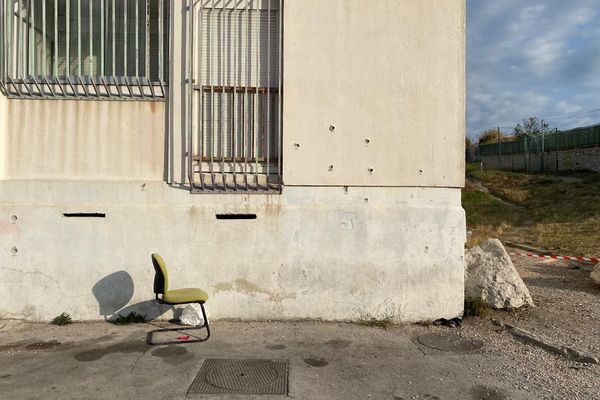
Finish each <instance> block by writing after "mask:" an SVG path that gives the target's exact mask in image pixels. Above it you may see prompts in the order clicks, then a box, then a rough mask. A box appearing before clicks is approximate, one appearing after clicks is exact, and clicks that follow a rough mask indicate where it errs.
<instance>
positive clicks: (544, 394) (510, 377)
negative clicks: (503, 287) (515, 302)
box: [461, 257, 600, 400]
mask: <svg viewBox="0 0 600 400" xmlns="http://www.w3.org/2000/svg"><path fill="white" fill-rule="evenodd" d="M513 263H514V264H515V267H516V268H517V270H518V271H519V274H520V275H521V277H522V278H523V281H524V282H525V284H526V285H527V287H528V288H529V291H530V293H531V296H532V297H533V301H534V303H535V307H533V308H528V309H521V310H518V311H515V312H493V313H492V315H491V316H488V317H486V318H471V319H468V320H467V321H465V324H464V325H463V328H462V329H461V330H462V332H463V335H464V336H465V337H468V338H473V339H480V340H483V341H484V343H485V345H484V348H483V351H484V352H486V353H487V354H489V355H490V356H497V355H499V354H504V355H506V356H508V358H509V359H512V361H511V362H507V363H506V364H505V365H502V366H501V367H500V368H497V367H494V368H493V369H485V368H482V369H481V370H479V371H478V372H479V373H480V374H481V375H490V376H495V377H497V379H499V380H500V381H502V382H504V383H507V384H510V385H511V386H512V387H514V388H515V389H517V390H522V391H525V392H529V393H531V394H532V395H533V396H534V397H532V398H541V399H561V400H562V399H599V398H600V365H590V364H581V363H576V362H572V361H569V360H567V359H565V358H563V357H561V356H557V355H552V354H549V353H547V352H546V351H544V350H542V349H539V348H537V347H534V346H531V345H528V344H524V343H520V342H518V341H516V340H515V338H514V337H513V336H512V335H511V334H510V333H508V332H506V331H504V330H503V329H501V328H499V327H497V326H495V325H494V324H493V323H492V322H491V320H492V319H496V320H499V321H501V322H503V323H507V324H511V325H515V326H517V327H519V328H521V329H524V330H527V331H529V332H531V333H533V334H535V335H536V336H538V337H540V338H542V339H544V340H545V341H547V342H549V343H552V344H557V345H563V346H568V347H571V348H574V349H575V350H577V351H579V352H580V353H583V354H586V355H592V356H595V357H600V287H598V286H595V285H594V284H593V283H592V281H591V279H590V278H589V274H590V272H589V270H590V267H591V266H590V265H589V264H585V263H581V264H579V263H572V262H566V261H558V260H556V261H555V260H540V259H534V258H527V257H513ZM515 372H516V373H517V375H519V376H521V377H522V378H523V380H524V381H525V382H526V384H523V383H522V381H521V382H518V383H514V382H513V381H515V379H514V377H515ZM534 394H535V395H534Z"/></svg>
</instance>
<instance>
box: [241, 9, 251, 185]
mask: <svg viewBox="0 0 600 400" xmlns="http://www.w3.org/2000/svg"><path fill="white" fill-rule="evenodd" d="M249 3H250V2H249V0H246V43H245V46H246V58H245V60H246V71H245V77H244V80H245V82H244V97H243V98H244V102H243V106H244V107H243V111H242V116H243V119H244V129H243V131H242V135H243V136H242V137H243V138H244V140H243V141H242V142H243V144H244V146H243V152H244V183H245V184H246V190H248V148H247V146H248V145H249V144H251V143H252V141H251V140H248V141H247V143H246V139H247V138H246V135H247V134H248V135H249V134H250V132H251V130H250V126H249V125H248V124H249V123H250V118H248V117H247V110H250V101H249V100H250V99H249V97H248V85H250V80H251V79H252V78H251V76H252V71H251V70H250V64H251V62H250V57H251V53H250V48H251V47H252V46H251V39H250V10H249ZM246 103H247V104H248V105H247V106H246ZM246 107H248V108H246ZM246 121H248V122H246ZM246 127H248V132H247V133H246ZM248 138H249V137H248Z"/></svg>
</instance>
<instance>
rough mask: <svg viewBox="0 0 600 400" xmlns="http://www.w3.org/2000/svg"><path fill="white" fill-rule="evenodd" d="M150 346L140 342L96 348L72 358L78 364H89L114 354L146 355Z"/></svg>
mask: <svg viewBox="0 0 600 400" xmlns="http://www.w3.org/2000/svg"><path fill="white" fill-rule="evenodd" d="M150 349H151V346H149V345H147V344H146V343H143V342H140V341H134V342H124V343H117V344H114V345H111V346H107V347H103V348H96V349H92V350H88V351H83V352H80V353H77V354H75V355H74V356H73V358H74V359H75V360H77V361H79V362H91V361H97V360H100V359H101V358H102V357H104V356H107V355H109V354H114V353H122V354H127V353H142V354H143V353H146V352H147V351H148V350H150Z"/></svg>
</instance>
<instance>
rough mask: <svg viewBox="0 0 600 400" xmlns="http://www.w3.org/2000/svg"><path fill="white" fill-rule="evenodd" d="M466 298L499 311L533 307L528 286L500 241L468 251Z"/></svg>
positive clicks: (489, 240) (490, 241) (487, 243)
mask: <svg viewBox="0 0 600 400" xmlns="http://www.w3.org/2000/svg"><path fill="white" fill-rule="evenodd" d="M465 298H466V299H481V300H483V301H484V302H486V303H487V304H488V305H489V306H490V307H492V308H496V309H515V308H519V307H522V306H533V300H532V298H531V295H530V294H529V290H528V289H527V286H525V283H523V280H522V279H521V277H520V276H519V273H518V272H517V270H516V269H515V266H514V265H513V263H512V260H511V259H510V256H509V255H508V253H507V252H506V250H505V249H504V246H503V245H502V243H501V242H500V241H499V240H498V239H488V240H487V241H486V242H485V243H484V244H483V245H481V246H476V247H474V248H472V249H470V250H467V251H466V253H465Z"/></svg>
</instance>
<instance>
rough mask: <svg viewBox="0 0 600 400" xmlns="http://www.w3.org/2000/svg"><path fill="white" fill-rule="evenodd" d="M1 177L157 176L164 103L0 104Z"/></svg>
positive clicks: (161, 161)
mask: <svg viewBox="0 0 600 400" xmlns="http://www.w3.org/2000/svg"><path fill="white" fill-rule="evenodd" d="M0 110H1V111H0V113H1V114H0V116H1V117H2V118H1V119H0V138H1V139H0V144H1V146H0V158H1V159H2V164H1V172H0V176H1V177H3V178H4V179H61V180H78V179H79V180H117V181H119V180H140V179H147V180H161V179H162V178H163V172H164V137H165V133H164V132H165V103H163V102H137V101H69V100H66V101H63V100H7V99H5V98H3V100H2V103H0Z"/></svg>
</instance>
